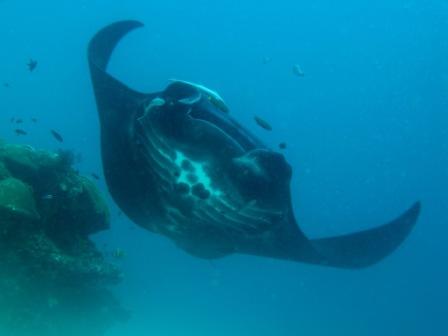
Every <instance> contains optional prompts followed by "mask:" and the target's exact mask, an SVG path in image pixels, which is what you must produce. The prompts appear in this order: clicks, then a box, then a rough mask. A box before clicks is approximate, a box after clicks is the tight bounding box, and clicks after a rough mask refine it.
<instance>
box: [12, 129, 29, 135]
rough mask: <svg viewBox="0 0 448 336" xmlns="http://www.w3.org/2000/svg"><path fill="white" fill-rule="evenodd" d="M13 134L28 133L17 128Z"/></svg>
mask: <svg viewBox="0 0 448 336" xmlns="http://www.w3.org/2000/svg"><path fill="white" fill-rule="evenodd" d="M14 132H15V133H16V135H27V134H28V133H27V132H25V131H24V130H23V129H20V128H17V129H16V130H14Z"/></svg>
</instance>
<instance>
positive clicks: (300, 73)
mask: <svg viewBox="0 0 448 336" xmlns="http://www.w3.org/2000/svg"><path fill="white" fill-rule="evenodd" d="M292 72H293V73H294V75H296V76H297V77H304V76H305V73H304V72H303V70H302V68H301V67H300V65H298V64H295V65H294V66H293V67H292Z"/></svg>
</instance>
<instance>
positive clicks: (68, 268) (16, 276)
mask: <svg viewBox="0 0 448 336" xmlns="http://www.w3.org/2000/svg"><path fill="white" fill-rule="evenodd" d="M71 163H72V154H71V153H70V152H67V151H65V152H63V151H60V152H57V153H53V152H48V151H44V150H37V149H34V148H33V147H31V146H27V145H14V144H7V143H4V142H1V141H0V334H2V335H3V334H20V335H35V330H40V334H39V335H42V336H52V335H60V334H64V335H78V334H84V335H95V336H96V335H101V334H102V333H103V332H104V331H105V330H106V329H107V328H108V327H109V326H110V325H111V324H112V323H114V322H116V321H117V320H120V319H125V318H127V316H128V314H127V312H126V311H125V310H124V309H123V308H121V306H120V304H119V303H118V302H117V301H116V300H115V298H114V297H113V296H112V294H111V293H110V292H109V291H108V289H107V288H106V286H109V285H112V284H116V283H118V282H119V281H120V279H121V273H120V272H119V270H118V269H117V268H116V267H115V266H113V265H112V264H110V263H109V262H107V261H106V260H105V259H104V257H103V256H102V255H101V253H100V252H99V251H98V250H97V249H96V247H95V245H94V243H93V242H92V241H90V239H89V235H91V234H92V233H96V232H99V231H102V230H107V229H108V228H109V225H110V214H109V210H108V207H107V205H106V203H105V201H104V199H103V197H102V196H101V194H100V192H99V191H98V189H97V188H96V186H95V185H94V183H93V182H92V181H90V180H89V179H87V178H85V177H83V176H80V175H79V174H78V173H77V172H76V171H75V170H74V169H73V168H72V167H71ZM73 311H77V312H78V314H72V313H71V312H73ZM81 312H82V313H81ZM87 321H89V323H90V324H89V326H91V328H90V329H91V330H90V329H89V328H86V323H85V322H87ZM92 321H95V322H92ZM67 328H68V329H69V331H68V330H67ZM4 329H6V330H7V332H4ZM71 332H72V333H71Z"/></svg>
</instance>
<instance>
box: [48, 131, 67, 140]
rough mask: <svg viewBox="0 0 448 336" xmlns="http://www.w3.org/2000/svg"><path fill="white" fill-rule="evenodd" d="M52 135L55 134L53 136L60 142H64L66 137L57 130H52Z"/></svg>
mask: <svg viewBox="0 0 448 336" xmlns="http://www.w3.org/2000/svg"><path fill="white" fill-rule="evenodd" d="M50 132H51V135H53V137H54V138H55V139H56V140H57V141H59V142H64V138H63V137H62V135H60V134H59V133H58V132H56V131H55V130H50Z"/></svg>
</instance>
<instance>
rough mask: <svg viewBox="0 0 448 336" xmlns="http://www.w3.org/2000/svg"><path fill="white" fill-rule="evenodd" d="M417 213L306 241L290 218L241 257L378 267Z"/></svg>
mask: <svg viewBox="0 0 448 336" xmlns="http://www.w3.org/2000/svg"><path fill="white" fill-rule="evenodd" d="M419 213H420V203H419V202H417V203H415V204H414V205H412V206H411V207H410V208H409V209H408V210H407V211H406V212H404V213H403V214H401V215H400V216H399V217H398V218H396V219H394V220H392V221H391V222H389V223H386V224H384V225H381V226H378V227H375V228H373V229H369V230H364V231H359V232H355V233H352V234H347V235H342V236H336V237H329V238H322V239H313V240H308V239H307V238H306V237H305V235H304V234H303V233H302V232H301V231H300V229H299V227H298V226H297V224H296V223H295V220H294V218H293V215H292V214H291V216H290V219H289V220H288V222H289V223H288V224H287V225H284V226H282V227H281V229H280V231H278V232H276V233H274V236H273V237H272V239H269V240H268V241H264V242H263V241H254V242H252V243H249V244H247V245H246V249H245V251H244V252H245V253H249V254H254V255H260V256H265V257H271V258H279V259H287V260H294V261H299V262H304V263H310V264H317V265H323V266H331V267H339V268H348V269H356V268H363V267H367V266H370V265H373V264H376V263H378V262H379V261H381V260H382V259H384V258H385V257H387V256H388V255H390V254H391V253H392V252H393V251H394V250H395V249H397V248H398V247H399V246H400V245H401V243H402V242H403V241H404V240H405V239H406V237H407V236H408V235H409V233H410V232H411V230H412V229H413V227H414V225H415V223H416V221H417V218H418V216H419Z"/></svg>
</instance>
